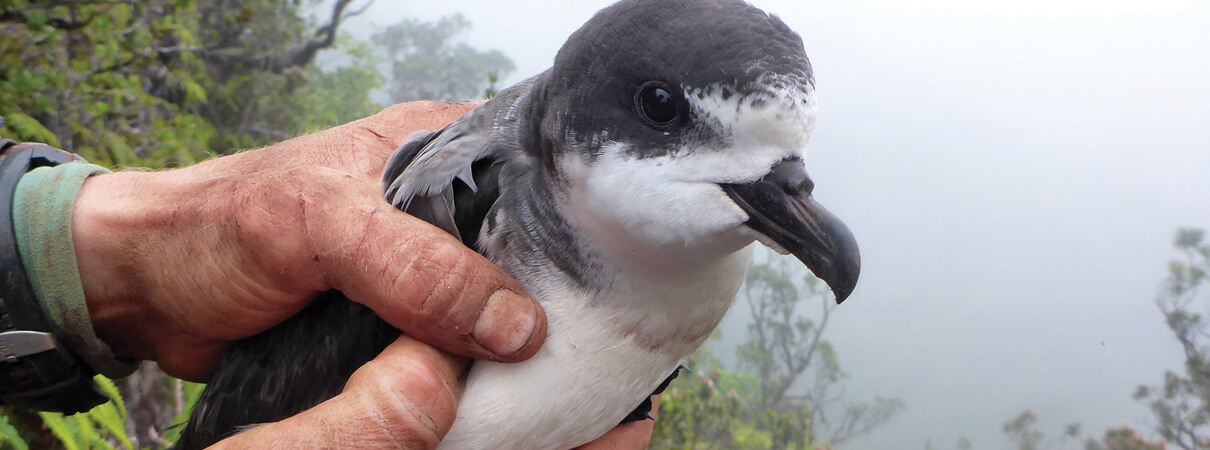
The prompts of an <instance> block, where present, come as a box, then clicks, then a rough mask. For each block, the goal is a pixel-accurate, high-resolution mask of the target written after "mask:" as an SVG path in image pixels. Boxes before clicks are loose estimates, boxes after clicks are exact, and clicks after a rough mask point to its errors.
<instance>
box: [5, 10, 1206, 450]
mask: <svg viewBox="0 0 1210 450" xmlns="http://www.w3.org/2000/svg"><path fill="white" fill-rule="evenodd" d="M370 3H372V0H365V1H362V2H354V0H334V1H327V2H321V1H319V0H292V1H281V0H248V1H235V0H214V1H209V2H199V1H194V0H147V1H141V2H131V1H92V0H83V1H77V0H72V1H67V0H0V116H2V117H4V118H5V119H6V120H5V123H4V124H3V125H2V126H0V136H4V137H8V138H14V139H17V140H24V141H38V142H46V143H49V144H51V145H54V146H58V147H60V148H64V149H67V150H72V151H75V152H77V153H79V154H81V155H82V156H84V157H85V158H87V159H89V160H90V161H93V162H96V163H99V164H102V165H106V166H111V167H112V166H133V167H145V168H163V167H172V166H177V165H182V164H189V163H193V162H196V161H199V160H202V159H205V158H208V157H211V156H214V155H220V154H225V153H230V152H234V151H239V150H240V149H245V148H253V147H258V146H263V145H267V144H271V143H273V142H278V141H281V140H284V139H288V138H290V137H293V136H296V135H298V134H301V133H306V132H309V131H313V130H317V129H322V128H325V127H330V126H333V125H337V124H340V123H344V122H347V121H350V120H353V119H357V118H360V117H364V116H366V115H369V114H372V113H374V112H375V111H377V109H378V108H379V107H380V105H377V104H375V103H374V102H372V101H371V94H372V93H373V92H375V90H377V89H383V90H384V92H385V93H386V95H387V97H389V100H390V101H392V102H393V101H405V100H413V99H421V98H432V99H444V100H465V99H470V98H475V97H480V96H482V95H487V96H491V95H493V93H494V92H495V90H496V89H497V88H498V86H497V85H496V83H497V82H498V80H499V79H501V78H503V77H505V76H507V75H508V74H509V73H510V72H511V71H513V70H514V66H513V63H512V61H511V60H509V59H508V58H507V57H506V56H504V55H503V54H501V53H500V52H498V51H481V50H478V49H474V48H472V47H469V46H467V45H465V44H460V43H458V41H457V37H458V36H459V35H460V34H461V33H464V32H465V31H466V30H467V29H468V28H469V26H470V24H469V22H468V21H467V20H466V19H465V18H463V17H461V16H451V17H447V18H444V19H441V20H439V21H437V22H433V23H426V22H421V21H417V20H414V19H406V20H403V21H402V22H400V23H398V24H396V25H392V26H389V27H385V28H383V29H381V30H379V31H378V32H377V33H375V34H374V36H373V37H372V38H371V39H370V40H369V41H359V40H357V39H353V38H351V37H349V36H347V35H342V34H341V32H340V30H341V25H342V24H343V23H344V22H345V20H347V19H349V18H350V17H353V16H356V15H357V14H360V13H361V12H362V11H364V10H365V8H366V7H367V6H368V5H369V4H370ZM311 12H317V14H318V15H319V16H322V18H323V20H322V21H319V22H317V21H315V20H310V19H307V18H306V17H307V16H308V15H309V13H311ZM322 51H332V52H340V53H342V54H343V55H344V56H343V57H341V58H340V60H341V61H342V63H341V65H340V66H339V67H333V68H330V69H321V68H319V67H317V66H316V65H315V64H314V61H315V60H316V57H317V55H319V54H320V52H322ZM380 73H383V74H385V76H384V75H381V74H380ZM1175 245H1176V248H1177V250H1178V251H1179V252H1180V253H1181V255H1182V258H1181V260H1180V261H1176V262H1173V263H1171V264H1170V266H1169V275H1168V278H1167V280H1166V284H1165V287H1164V290H1163V292H1162V293H1161V294H1160V295H1159V298H1158V300H1157V304H1158V305H1159V307H1160V310H1161V312H1162V313H1163V314H1164V317H1165V320H1166V322H1167V324H1168V327H1169V328H1170V329H1171V330H1172V332H1173V334H1174V336H1175V337H1176V340H1177V341H1178V343H1179V344H1180V345H1181V348H1182V349H1183V351H1184V354H1185V365H1184V367H1183V369H1182V370H1179V371H1172V372H1169V373H1167V374H1165V376H1164V378H1163V380H1162V382H1161V383H1159V384H1158V385H1154V386H1141V387H1140V388H1139V389H1138V391H1137V392H1136V393H1135V397H1136V398H1137V399H1139V400H1140V401H1142V402H1145V403H1146V404H1147V405H1148V407H1149V408H1150V409H1151V411H1152V412H1153V413H1154V416H1155V427H1156V432H1157V433H1158V434H1159V436H1161V437H1162V438H1163V439H1164V441H1163V442H1151V441H1147V440H1146V439H1144V438H1143V437H1142V436H1140V435H1139V434H1138V433H1137V432H1135V431H1134V430H1133V429H1131V428H1129V427H1126V426H1122V427H1118V428H1112V429H1109V430H1105V431H1104V433H1103V435H1101V436H1100V437H1096V438H1093V437H1089V438H1086V439H1085V440H1084V447H1085V448H1086V449H1088V450H1109V449H1114V450H1152V449H1159V448H1165V446H1166V445H1171V446H1175V447H1179V448H1183V449H1195V448H1207V447H1210V429H1208V427H1210V407H1208V406H1207V405H1208V402H1210V359H1208V358H1210V341H1208V338H1207V336H1210V325H1208V324H1207V322H1206V319H1205V318H1204V317H1203V316H1202V314H1201V313H1199V311H1202V310H1203V309H1204V308H1206V305H1207V303H1206V302H1205V300H1206V296H1205V289H1204V287H1203V286H1204V285H1205V284H1206V281H1207V274H1208V273H1210V243H1207V242H1206V241H1205V236H1204V233H1203V232H1202V231H1200V230H1181V231H1180V232H1178V234H1177V237H1176V241H1175ZM799 273H802V271H801V270H800V269H798V268H797V267H795V265H794V264H789V263H786V262H785V261H781V260H774V261H772V262H769V263H767V264H761V265H757V266H754V267H753V268H752V270H751V272H750V274H749V278H748V283H747V284H746V285H745V287H744V289H743V292H742V293H741V300H742V302H741V303H740V305H741V306H740V307H741V308H746V309H747V312H748V313H749V314H750V315H751V317H752V321H751V323H750V324H749V327H748V335H747V339H746V341H745V342H744V343H743V344H742V345H740V346H739V347H738V349H737V351H736V359H737V360H738V364H737V365H735V366H734V367H728V366H725V365H724V364H722V363H721V362H720V360H719V359H718V358H716V357H715V356H714V355H715V354H714V353H713V352H712V351H711V349H710V348H705V349H703V350H701V351H699V352H698V353H697V354H695V355H694V357H693V358H692V360H691V361H690V362H689V365H690V367H692V368H693V369H694V372H691V373H686V374H682V376H681V378H680V379H679V380H678V381H677V382H675V383H673V384H672V386H671V387H670V388H669V389H668V391H667V392H666V394H665V395H664V397H663V402H662V405H661V409H660V413H659V417H660V418H659V420H658V421H657V427H656V432H655V435H654V437H653V443H652V447H653V448H668V449H698V448H745V449H783V448H785V449H795V448H799V449H805V448H821V447H827V446H830V445H832V444H836V443H841V442H845V441H846V440H848V439H850V438H852V437H854V436H858V435H861V434H863V433H867V432H869V431H871V430H873V429H876V428H877V427H878V426H880V425H882V424H885V423H886V422H887V421H888V420H890V419H891V418H892V417H893V416H894V415H895V414H896V413H898V412H899V411H901V410H902V409H903V405H902V403H901V402H899V401H898V400H894V399H886V398H874V399H871V400H868V401H864V402H852V401H849V400H848V399H845V398H844V397H842V396H841V395H839V393H840V392H841V391H842V390H843V389H841V388H842V386H843V383H844V379H845V374H844V371H843V370H842V369H841V366H840V364H839V356H838V354H837V353H836V350H835V348H833V347H832V345H831V344H830V343H829V342H828V340H827V339H826V329H827V325H828V323H829V317H830V314H831V313H832V308H833V306H832V305H831V304H830V296H829V295H828V294H827V292H826V289H825V287H824V286H823V285H822V284H821V283H820V282H819V281H818V280H816V279H814V278H813V277H810V276H807V277H805V278H803V277H801V276H799V275H798V274H799ZM715 351H717V349H716V350H715ZM97 382H98V384H99V385H100V386H101V387H102V388H103V389H104V390H105V391H106V392H107V393H108V394H109V395H110V396H111V397H112V398H113V399H114V401H113V402H111V403H108V404H106V405H102V406H100V407H97V408H96V409H94V410H92V411H89V412H88V413H84V414H79V415H75V416H71V417H63V416H61V415H57V414H46V413H35V412H31V411H24V410H18V409H14V408H0V448H16V449H24V448H39V449H40V448H68V449H74V448H118V447H123V448H144V447H160V446H164V445H166V444H167V443H169V442H172V441H173V440H174V439H175V433H176V430H175V428H174V427H173V425H174V424H178V423H180V421H181V420H182V419H183V417H184V414H186V413H187V412H188V410H189V407H190V406H191V405H192V402H193V400H194V399H196V396H197V394H198V393H199V392H200V385H196V384H191V383H183V382H181V381H179V380H174V379H171V378H167V377H165V376H163V374H162V373H160V372H159V371H158V370H157V369H156V368H155V366H154V364H148V365H146V366H145V368H144V369H142V370H140V371H139V372H138V373H137V374H136V375H135V376H132V377H131V378H128V379H125V380H119V381H117V382H116V383H115V382H113V381H110V380H107V379H104V378H103V377H98V379H97ZM1037 420H1038V419H1037V415H1036V414H1035V413H1034V412H1033V411H1026V412H1023V413H1022V414H1021V415H1019V416H1017V417H1015V418H1013V419H1012V420H1010V421H1009V422H1007V423H1006V424H1005V425H1004V427H1003V431H1004V433H1005V435H1006V437H1007V438H1008V439H1009V440H1010V441H1012V442H1013V445H1014V446H1015V447H1016V448H1020V449H1038V448H1050V447H1057V446H1060V445H1066V444H1070V443H1075V442H1077V441H1076V439H1077V438H1078V436H1079V434H1080V428H1079V426H1078V425H1075V424H1073V425H1069V426H1068V427H1066V428H1065V429H1064V430H1062V431H1061V432H1060V433H1059V434H1058V437H1055V438H1048V437H1047V434H1046V433H1045V432H1043V431H1040V430H1039V429H1038V427H1037ZM929 447H930V448H931V445H930V446H929ZM956 447H957V448H962V449H970V448H972V447H973V446H972V445H971V443H970V441H969V440H966V439H960V440H959V441H958V442H957V445H956Z"/></svg>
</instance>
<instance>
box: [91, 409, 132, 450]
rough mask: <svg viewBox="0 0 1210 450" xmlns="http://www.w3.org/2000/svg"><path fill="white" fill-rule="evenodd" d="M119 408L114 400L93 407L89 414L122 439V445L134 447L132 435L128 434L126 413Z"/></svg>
mask: <svg viewBox="0 0 1210 450" xmlns="http://www.w3.org/2000/svg"><path fill="white" fill-rule="evenodd" d="M118 409H119V408H118V407H117V406H115V404H114V402H108V403H105V404H103V405H101V406H98V407H96V408H93V409H92V411H89V412H88V415H89V417H91V418H92V419H93V420H94V421H95V422H96V423H98V424H100V425H101V427H102V428H104V429H105V431H108V432H109V434H110V435H112V436H113V437H115V438H117V439H118V440H119V441H121V442H122V445H124V446H126V448H130V449H132V448H134V444H133V443H132V442H131V441H130V436H129V435H127V434H126V420H125V419H124V418H123V417H124V416H125V414H121V413H120V412H119V411H118Z"/></svg>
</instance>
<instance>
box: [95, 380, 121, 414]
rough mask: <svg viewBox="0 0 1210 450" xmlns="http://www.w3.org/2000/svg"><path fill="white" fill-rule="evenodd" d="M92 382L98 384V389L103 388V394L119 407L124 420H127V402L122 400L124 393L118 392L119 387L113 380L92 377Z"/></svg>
mask: <svg viewBox="0 0 1210 450" xmlns="http://www.w3.org/2000/svg"><path fill="white" fill-rule="evenodd" d="M92 380H93V381H95V382H96V383H97V387H99V388H101V392H103V393H104V394H105V395H106V396H108V397H109V399H110V400H111V401H113V402H114V403H115V404H116V405H117V410H118V412H119V413H120V414H121V416H122V420H126V402H125V401H123V400H122V392H121V391H119V390H118V386H117V385H116V384H114V383H113V380H110V379H109V378H105V376H104V375H97V376H95V377H92Z"/></svg>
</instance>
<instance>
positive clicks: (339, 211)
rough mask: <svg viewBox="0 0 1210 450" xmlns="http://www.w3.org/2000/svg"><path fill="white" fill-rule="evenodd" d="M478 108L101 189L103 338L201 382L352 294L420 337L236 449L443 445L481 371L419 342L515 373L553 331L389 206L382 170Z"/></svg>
mask: <svg viewBox="0 0 1210 450" xmlns="http://www.w3.org/2000/svg"><path fill="white" fill-rule="evenodd" d="M474 106H475V105H466V104H445V103H432V102H418V103H409V104H403V105H396V106H393V107H390V108H387V109H386V110H384V111H382V112H381V113H379V114H377V115H375V116H372V117H369V118H366V119H363V120H359V121H356V122H353V123H350V124H346V125H343V126H340V127H336V128H333V129H330V130H326V131H322V132H319V133H315V134H311V135H307V136H302V137H299V138H296V139H293V140H290V141H287V142H283V143H280V144H277V145H273V146H270V147H267V148H264V149H259V150H253V151H249V152H244V153H240V154H236V155H231V156H226V157H222V158H216V159H214V160H211V161H207V162H205V163H202V164H198V165H196V166H191V167H187V168H184V169H179V170H172V171H164V172H119V173H115V174H109V175H100V176H95V177H92V178H90V179H89V180H88V181H87V182H86V183H85V185H84V188H83V189H81V191H80V194H79V196H78V200H77V202H76V209H75V210H74V211H73V219H72V226H73V238H74V241H75V246H76V253H77V260H78V264H79V266H80V273H81V279H82V281H83V284H84V287H85V297H86V299H87V301H88V304H89V312H90V315H91V316H92V320H93V324H94V328H95V329H96V331H97V334H98V336H99V337H101V338H102V339H103V340H105V341H106V342H107V343H109V344H110V345H111V346H112V347H114V349H115V352H117V353H118V354H119V355H120V356H128V357H133V358H139V359H150V360H156V361H158V362H159V364H160V366H161V367H162V368H163V369H164V370H165V371H166V372H167V373H169V374H172V375H175V376H178V377H181V378H185V379H191V380H199V381H200V380H204V379H205V378H206V377H207V376H208V375H209V373H210V371H211V370H212V369H213V368H214V365H215V364H216V363H217V361H218V359H219V358H220V357H221V355H222V351H223V349H224V348H225V345H226V343H227V342H229V341H232V340H236V339H240V338H243V337H247V336H251V335H253V334H256V333H257V332H260V331H263V330H265V329H268V328H269V327H272V326H273V325H275V324H277V323H278V322H280V321H282V320H284V319H285V318H287V317H289V316H290V315H292V314H294V313H295V312H297V311H299V310H301V309H302V308H303V307H305V306H306V304H307V303H308V302H309V301H310V299H311V298H313V297H314V296H315V295H316V294H317V293H319V292H323V291H325V290H328V289H339V290H341V291H342V292H343V293H344V294H346V295H347V296H348V297H349V298H350V299H352V300H354V301H358V302H360V303H363V304H366V305H367V306H369V307H370V308H372V309H374V310H375V312H377V313H378V314H379V315H380V316H382V317H383V318H384V319H385V320H387V321H388V322H390V323H391V324H392V325H394V326H396V327H399V328H400V329H402V330H403V331H404V332H405V337H402V338H400V340H399V341H397V342H396V343H395V344H393V345H391V346H390V347H388V348H387V349H386V350H384V351H383V353H382V354H380V355H379V356H378V357H377V358H376V359H375V360H373V361H371V362H370V363H368V364H366V365H365V366H363V367H362V368H360V369H359V370H358V371H357V372H356V373H355V374H354V376H353V377H351V378H350V380H349V382H348V383H347V384H346V386H345V389H344V392H343V393H342V394H340V395H338V396H337V397H334V398H332V399H330V400H328V401H326V402H324V403H323V404H321V405H318V406H316V407H315V408H312V409H311V410H308V411H306V412H303V413H301V414H298V415H296V416H294V417H291V418H289V419H286V420H283V421H280V422H276V423H273V424H266V425H263V426H260V427H256V428H254V429H253V430H251V431H248V432H245V433H242V434H240V435H237V436H235V437H233V438H232V439H231V440H228V441H223V442H222V443H220V444H219V445H226V444H235V445H239V446H241V447H244V446H252V447H260V446H261V445H260V444H277V445H281V444H283V443H287V442H288V443H289V447H291V448H296V447H300V446H301V447H312V446H314V447H323V446H341V447H344V446H357V447H365V446H375V445H384V446H390V447H399V446H404V447H406V448H413V447H419V448H432V447H434V446H435V445H436V442H438V441H439V439H440V437H442V436H444V435H445V432H446V431H448V430H449V427H450V426H451V425H452V423H453V420H454V418H455V416H456V405H457V400H458V397H459V396H460V395H461V392H462V382H463V381H464V380H463V379H462V377H463V375H464V374H465V367H466V365H467V364H468V360H467V359H464V358H460V357H456V356H453V355H450V354H448V353H444V352H441V351H438V350H436V349H434V348H432V347H429V346H428V345H425V344H421V343H420V342H418V341H417V340H419V341H424V342H427V343H429V344H433V345H435V346H437V347H438V348H441V349H442V350H445V351H448V352H452V353H455V354H458V355H463V356H469V357H473V358H477V359H489V360H497V361H509V362H512V361H520V360H524V359H527V358H529V357H531V356H533V354H534V353H535V352H536V351H537V350H538V347H539V346H540V345H541V342H542V340H543V339H544V338H545V335H546V322H545V320H546V318H545V314H544V313H543V312H542V310H541V307H540V306H539V305H538V304H537V303H536V302H534V301H532V300H531V299H529V298H528V297H527V296H524V291H523V290H522V288H521V287H520V286H519V285H518V284H517V283H516V281H514V280H513V279H512V278H510V277H508V276H507V275H506V274H504V273H503V272H501V271H500V270H499V269H498V268H496V267H495V266H493V265H492V264H490V262H488V261H487V260H486V259H484V258H482V257H481V256H480V255H478V254H476V253H474V252H473V251H471V250H469V249H466V248H465V247H464V246H462V244H461V243H460V242H458V241H457V240H456V239H454V238H453V237H452V236H449V235H448V234H446V233H445V232H444V231H442V230H440V229H437V228H435V227H432V226H430V225H429V224H427V223H424V222H422V221H420V220H417V219H415V218H412V217H410V216H408V215H406V214H404V213H402V212H399V211H397V210H395V209H394V208H391V207H390V205H389V204H387V203H386V201H385V200H383V196H382V188H381V184H380V181H379V176H380V173H381V171H382V166H383V165H384V164H385V161H386V159H387V158H388V157H389V156H390V154H391V153H392V152H393V151H394V150H395V149H396V148H398V146H399V144H400V143H401V142H402V141H403V140H405V139H406V137H407V136H408V135H410V134H411V133H412V132H414V131H416V130H418V129H437V128H440V127H442V126H444V125H445V124H446V123H447V122H449V121H451V120H453V119H455V118H457V117H460V116H461V115H462V114H464V113H465V112H467V111H469V110H470V109H471V108H473V107H474ZM497 292H503V293H502V294H501V295H499V296H496V297H495V300H488V299H489V298H491V297H492V296H493V294H495V293H497ZM513 294H520V295H513ZM479 322H482V323H479ZM480 327H482V329H480ZM468 330H469V331H468ZM409 336H410V337H409ZM493 349H494V351H493ZM650 434H651V423H650V422H648V421H643V422H637V423H633V424H627V425H625V426H620V427H618V428H617V429H615V430H613V431H611V432H610V433H609V434H607V435H605V436H604V437H602V438H601V440H600V441H598V442H595V443H593V444H589V445H601V443H606V444H609V443H613V444H612V445H609V446H606V447H594V448H642V447H645V445H646V442H647V441H648V440H649V439H650ZM257 443H259V444H257ZM618 443H623V444H621V445H622V446H618V445H619V444H618ZM585 448H588V447H585Z"/></svg>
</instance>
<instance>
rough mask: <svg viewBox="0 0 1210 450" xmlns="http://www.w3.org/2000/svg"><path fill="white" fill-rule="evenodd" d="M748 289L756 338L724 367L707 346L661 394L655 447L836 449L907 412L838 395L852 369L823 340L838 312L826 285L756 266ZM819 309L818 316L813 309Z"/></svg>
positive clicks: (784, 263) (778, 262)
mask: <svg viewBox="0 0 1210 450" xmlns="http://www.w3.org/2000/svg"><path fill="white" fill-rule="evenodd" d="M800 274H805V276H803V275H800ZM742 289H743V290H742V292H741V295H740V298H741V299H743V301H744V303H745V304H746V305H747V307H748V312H749V313H750V314H751V316H752V318H751V321H750V322H749V324H748V340H747V341H746V342H744V343H743V344H741V345H740V346H739V347H738V348H737V349H736V356H737V357H738V359H739V367H738V368H735V369H728V368H726V367H724V366H723V365H722V364H721V363H720V362H719V361H718V360H717V359H716V358H715V357H714V355H713V352H712V351H711V350H710V348H709V347H706V348H703V349H702V350H699V351H698V352H697V353H696V354H695V355H694V357H693V359H692V360H691V361H690V367H697V370H698V371H697V372H696V373H694V374H692V375H691V376H687V377H686V376H682V378H683V379H678V380H677V381H676V382H675V383H673V384H672V387H671V388H670V389H669V390H668V391H666V392H665V395H664V396H663V400H662V402H661V403H660V416H659V419H658V420H657V421H656V431H655V436H654V438H653V443H652V448H668V449H696V448H743V449H808V448H818V447H822V446H831V445H832V444H837V443H840V442H843V441H845V440H846V439H849V438H851V437H853V436H857V435H860V434H863V433H867V432H869V431H871V430H873V429H875V428H877V427H878V426H879V425H881V424H883V423H885V422H886V421H887V420H889V419H890V418H891V417H892V416H893V415H894V414H895V413H896V412H898V411H899V410H900V409H902V408H903V405H902V403H901V402H899V401H898V400H894V399H884V398H877V399H875V400H873V401H871V402H858V403H851V402H850V403H845V402H844V398H843V397H842V396H840V395H838V394H837V393H836V391H837V389H836V388H837V387H838V386H839V385H840V383H841V382H842V380H843V379H844V373H843V371H841V369H840V363H839V359H838V356H837V354H836V351H835V350H834V349H833V348H832V345H831V344H829V343H828V341H827V340H826V339H825V338H824V331H825V330H826V328H827V324H828V317H829V316H830V314H831V312H832V310H833V308H835V306H834V305H833V303H832V296H831V295H830V294H829V293H828V292H827V290H826V287H825V286H824V284H823V283H822V282H821V281H820V280H818V279H817V278H815V277H814V276H812V275H810V274H809V273H807V272H806V271H805V270H804V269H802V268H801V267H800V266H799V264H798V262H797V261H793V260H790V259H786V258H776V259H774V260H772V261H770V262H768V263H763V264H756V265H754V266H752V268H751V269H749V271H748V278H747V280H746V282H745V284H744V287H743V288H742ZM816 305H818V306H819V309H818V310H816V311H817V314H816V315H811V314H809V313H807V308H811V307H813V306H816ZM804 307H806V308H804ZM812 309H813V308H812ZM829 419H830V420H829Z"/></svg>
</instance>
